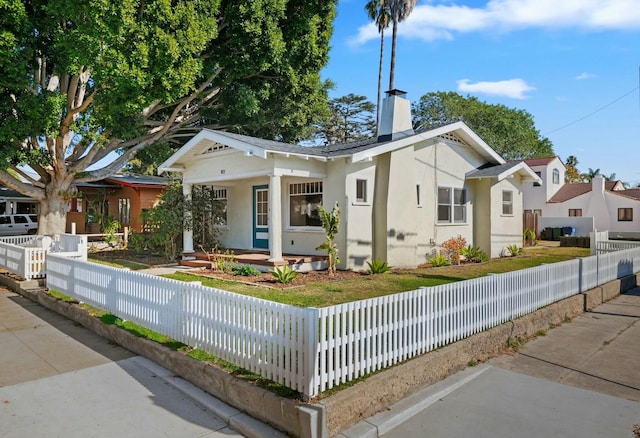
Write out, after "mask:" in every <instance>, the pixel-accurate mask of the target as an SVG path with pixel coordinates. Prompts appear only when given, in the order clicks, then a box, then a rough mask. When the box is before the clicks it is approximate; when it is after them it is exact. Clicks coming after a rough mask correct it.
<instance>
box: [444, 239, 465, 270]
mask: <svg viewBox="0 0 640 438" xmlns="http://www.w3.org/2000/svg"><path fill="white" fill-rule="evenodd" d="M465 246H467V240H466V239H465V238H464V237H462V236H461V235H459V234H458V236H457V237H452V238H451V239H449V240H445V241H444V242H443V243H442V251H443V252H444V255H445V256H446V257H447V258H448V259H449V261H450V262H451V264H452V265H459V264H460V255H461V254H462V250H463V249H464V247H465Z"/></svg>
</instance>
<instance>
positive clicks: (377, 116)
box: [376, 29, 384, 137]
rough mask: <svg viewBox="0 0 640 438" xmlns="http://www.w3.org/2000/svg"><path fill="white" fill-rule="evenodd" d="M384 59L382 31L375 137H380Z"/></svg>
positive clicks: (382, 31)
mask: <svg viewBox="0 0 640 438" xmlns="http://www.w3.org/2000/svg"><path fill="white" fill-rule="evenodd" d="M383 58H384V29H382V30H381V31H380V65H379V66H378V103H377V104H376V137H377V136H379V135H380V110H381V108H380V105H382V64H383Z"/></svg>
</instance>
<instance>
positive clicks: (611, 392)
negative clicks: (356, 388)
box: [342, 288, 640, 438]
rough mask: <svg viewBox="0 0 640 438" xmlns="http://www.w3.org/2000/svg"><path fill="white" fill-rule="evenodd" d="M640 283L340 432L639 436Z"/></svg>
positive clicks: (438, 436) (441, 436)
mask: <svg viewBox="0 0 640 438" xmlns="http://www.w3.org/2000/svg"><path fill="white" fill-rule="evenodd" d="M639 365H640V288H636V289H634V290H632V291H630V292H629V293H627V294H625V295H621V296H619V297H618V298H616V299H614V300H612V301H610V302H608V303H605V304H602V305H600V306H598V307H597V308H595V309H594V311H593V312H589V313H586V314H583V315H581V316H579V317H577V318H576V319H575V320H574V321H572V322H567V323H564V324H562V325H561V326H560V327H557V328H554V329H552V330H549V331H547V332H546V333H545V334H544V336H543V333H540V336H538V337H537V338H536V339H534V340H532V341H530V342H528V343H527V344H526V345H525V346H524V347H523V348H522V349H521V350H520V351H519V352H518V353H517V354H514V355H503V356H500V357H497V358H495V359H493V360H491V361H489V362H488V363H486V364H482V365H480V366H476V367H470V368H467V369H466V370H465V371H463V372H461V373H457V374H455V375H453V376H451V377H449V378H448V379H446V380H444V381H441V382H438V383H437V384H435V385H432V386H429V387H427V388H424V389H423V390H421V391H418V392H416V393H414V394H413V395H411V396H410V397H408V398H406V399H404V400H401V401H400V402H398V403H397V404H396V405H394V406H393V407H392V409H390V410H389V411H386V412H383V413H381V414H378V415H375V416H373V417H371V418H369V419H367V420H365V421H363V422H361V423H358V424H357V425H355V426H354V427H352V428H350V429H348V430H346V431H344V432H343V433H342V436H343V437H354V438H355V437H372V438H373V437H378V436H381V437H385V438H401V437H402V438H405V437H427V436H428V437H430V438H448V437H462V436H473V437H492V438H502V437H504V438H507V437H509V438H512V437H523V438H524V437H580V438H590V437H593V438H600V437H630V438H632V437H634V436H635V435H634V433H633V429H634V425H635V424H640V368H639Z"/></svg>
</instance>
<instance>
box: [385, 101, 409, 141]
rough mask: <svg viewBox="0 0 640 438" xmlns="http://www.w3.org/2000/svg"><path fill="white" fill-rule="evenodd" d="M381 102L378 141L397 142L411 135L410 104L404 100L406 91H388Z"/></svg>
mask: <svg viewBox="0 0 640 438" xmlns="http://www.w3.org/2000/svg"><path fill="white" fill-rule="evenodd" d="M386 94H387V97H385V98H384V101H383V102H382V114H381V117H380V133H379V135H378V141H389V140H397V139H399V138H403V137H407V136H409V135H413V134H414V132H413V126H412V124H411V104H410V103H409V100H407V99H406V98H405V96H406V95H407V93H406V91H401V90H396V89H394V90H389V91H387V92H386Z"/></svg>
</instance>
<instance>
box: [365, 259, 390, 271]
mask: <svg viewBox="0 0 640 438" xmlns="http://www.w3.org/2000/svg"><path fill="white" fill-rule="evenodd" d="M367 266H369V272H370V273H371V274H384V273H385V272H389V269H391V266H389V264H388V263H387V262H383V261H382V260H380V259H371V261H368V262H367Z"/></svg>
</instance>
